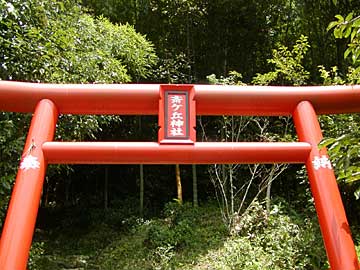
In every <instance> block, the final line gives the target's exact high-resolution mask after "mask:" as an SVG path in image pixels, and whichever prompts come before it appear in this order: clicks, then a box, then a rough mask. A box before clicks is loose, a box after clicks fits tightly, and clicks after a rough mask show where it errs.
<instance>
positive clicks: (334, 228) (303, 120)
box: [293, 101, 359, 270]
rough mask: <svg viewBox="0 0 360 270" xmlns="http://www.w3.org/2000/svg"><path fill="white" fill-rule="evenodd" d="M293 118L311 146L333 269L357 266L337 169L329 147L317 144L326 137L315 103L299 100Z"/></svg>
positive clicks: (311, 171)
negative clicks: (330, 158) (321, 146)
mask: <svg viewBox="0 0 360 270" xmlns="http://www.w3.org/2000/svg"><path fill="white" fill-rule="evenodd" d="M293 119H294V123H295V127H296V131H297V134H298V137H299V140H300V141H302V142H308V143H310V144H311V146H312V150H311V152H310V155H309V157H308V159H307V161H306V169H307V172H308V175H309V181H310V188H311V192H312V194H313V197H314V201H315V208H316V212H317V215H318V218H319V224H320V229H321V233H322V235H323V239H324V244H325V249H326V252H327V256H328V259H329V263H330V267H331V270H358V269H359V262H358V258H357V255H356V252H355V246H354V243H353V240H352V237H351V232H350V228H349V224H348V221H347V219H346V214H345V210H344V206H343V203H342V200H341V196H340V192H339V188H338V185H337V182H336V178H335V174H334V170H333V168H332V165H331V162H330V160H329V157H328V155H327V151H326V148H325V147H324V148H322V149H319V148H318V144H319V143H320V141H321V140H322V138H323V137H322V132H321V129H320V125H319V122H318V119H317V115H316V112H315V110H314V108H313V106H312V104H311V103H310V102H308V101H303V102H301V103H299V104H298V105H297V107H296V109H295V111H294V113H293Z"/></svg>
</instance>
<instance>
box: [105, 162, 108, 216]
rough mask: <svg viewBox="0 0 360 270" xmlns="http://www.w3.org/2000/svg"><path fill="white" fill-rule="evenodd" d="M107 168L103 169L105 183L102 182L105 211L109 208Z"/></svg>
mask: <svg viewBox="0 0 360 270" xmlns="http://www.w3.org/2000/svg"><path fill="white" fill-rule="evenodd" d="M108 190H109V167H108V166H106V167H105V181H104V209H105V211H106V210H107V209H108V206H109V193H108Z"/></svg>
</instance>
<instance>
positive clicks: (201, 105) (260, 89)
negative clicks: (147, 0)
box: [0, 81, 360, 116]
mask: <svg viewBox="0 0 360 270" xmlns="http://www.w3.org/2000/svg"><path fill="white" fill-rule="evenodd" d="M192 87H194V90H195V99H196V112H197V115H254V116H275V115H291V114H292V113H293V111H294V109H295V108H296V106H297V104H299V102H301V101H310V102H311V103H312V104H313V106H314V108H315V109H316V113H317V114H334V113H335V114H336V113H354V112H360V85H354V86H350V85H343V86H303V87H284V86H280V87H279V86H225V85H193V86H192ZM159 89H160V85H159V84H39V83H25V82H14V81H0V110H2V111H11V112H29V113H31V112H33V111H34V109H35V106H36V104H37V103H38V101H40V100H42V99H50V100H52V101H53V102H54V103H55V104H56V106H57V108H58V110H59V113H63V114H122V115H157V114H158V106H159Z"/></svg>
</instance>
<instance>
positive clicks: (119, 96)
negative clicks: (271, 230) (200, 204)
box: [0, 81, 360, 270]
mask: <svg viewBox="0 0 360 270" xmlns="http://www.w3.org/2000/svg"><path fill="white" fill-rule="evenodd" d="M164 90H165V91H166V90H171V91H172V92H174V91H175V92H176V91H182V93H183V92H184V91H185V92H186V91H187V93H188V96H187V97H189V100H188V102H189V103H191V104H192V105H191V106H190V107H191V108H190V109H189V111H188V112H190V113H189V114H190V116H189V118H188V121H189V124H190V133H191V134H190V135H189V136H187V137H186V138H185V139H186V140H184V141H180V143H176V142H175V143H174V142H171V141H170V142H167V141H166V138H165V142H162V141H160V140H159V143H156V142H131V143H129V142H53V141H52V140H53V137H54V132H55V129H56V122H57V118H58V115H59V114H68V113H69V114H122V115H156V114H159V113H160V114H161V115H164V111H166V108H164V107H163V102H164V100H163V93H164V92H163V91H164ZM159 101H160V103H159ZM159 104H160V105H159ZM161 104H162V105H161ZM195 108H196V114H197V115H254V116H255V115H256V116H280V115H292V116H293V120H294V123H295V127H296V131H297V134H298V138H299V142H288V143H265V142H237V143H225V142H212V143H206V142H195V141H194V140H193V138H194V134H193V133H192V132H194V131H193V126H191V125H193V124H194V123H193V120H191V119H193V117H195ZM0 110H2V111H11V112H30V113H32V112H34V115H33V119H32V122H31V125H30V130H29V133H28V135H27V139H26V143H25V147H24V152H23V155H22V160H21V164H20V167H19V171H18V174H17V177H16V181H15V185H14V189H13V193H12V196H11V200H10V205H9V208H8V212H7V216H6V220H5V223H4V228H3V232H2V235H1V242H0V269H2V270H14V269H18V270H24V269H26V265H27V260H28V256H29V250H30V247H31V242H32V237H33V232H34V227H35V221H36V216H37V211H38V206H39V202H40V197H41V191H42V186H43V180H44V176H45V171H46V167H47V164H48V163H63V164H64V163H68V164H70V163H71V164H76V163H78V164H79V163H81V164H94V163H97V164H99V163H107V164H129V163H133V164H175V163H177V164H193V163H197V164H208V163H229V164H231V163H305V164H306V168H307V171H308V175H309V181H310V186H311V191H312V194H313V197H314V201H315V207H316V211H317V214H318V218H319V223H320V228H321V232H322V235H323V239H324V244H325V248H326V252H327V256H328V259H329V262H330V266H331V269H333V270H353V269H354V270H355V269H359V262H358V258H357V256H356V253H355V248H354V243H353V240H352V237H351V233H350V228H349V224H348V221H347V219H346V215H345V211H344V207H343V204H342V201H341V197H340V193H339V190H338V186H337V183H336V179H335V175H334V172H333V169H332V167H331V163H330V161H329V159H328V156H327V153H326V149H320V150H319V149H318V144H319V142H320V141H321V139H322V133H321V129H320V126H319V123H318V120H317V114H334V113H356V112H360V86H323V87H321V86H319V87H264V86H220V85H214V86H213V85H157V84H146V85H144V84H117V85H116V84H113V85H105V84H101V85H99V84H86V85H80V84H77V85H74V84H36V83H21V82H9V81H0ZM160 122H162V123H163V120H161V119H160V118H159V123H160ZM165 125H166V124H165ZM161 128H163V127H162V126H161ZM159 137H160V136H159ZM165 137H166V136H165ZM173 139H177V138H173ZM91 153H93V154H94V155H92V154H91Z"/></svg>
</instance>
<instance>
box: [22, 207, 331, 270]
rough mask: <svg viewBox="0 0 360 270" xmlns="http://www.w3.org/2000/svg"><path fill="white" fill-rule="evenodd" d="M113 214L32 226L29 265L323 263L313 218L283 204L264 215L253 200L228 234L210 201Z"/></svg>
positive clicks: (167, 268) (183, 267) (184, 268)
mask: <svg viewBox="0 0 360 270" xmlns="http://www.w3.org/2000/svg"><path fill="white" fill-rule="evenodd" d="M111 211H116V210H111ZM111 216H112V218H111V219H105V218H104V219H96V221H94V219H90V220H92V223H91V224H87V225H86V226H83V227H78V228H69V227H63V226H60V227H58V228H55V229H52V230H48V231H46V229H45V230H43V231H38V232H37V234H36V237H35V239H37V240H36V241H35V242H34V244H33V251H32V256H31V261H30V262H31V263H30V264H29V269H30V270H33V269H44V270H46V269H53V270H60V269H74V268H76V269H89V270H90V269H91V270H96V269H101V270H102V269H104V270H111V269H114V270H115V269H132V270H137V269H139V270H140V269H149V270H150V269H159V270H161V269H164V270H171V269H180V270H190V269H198V270H202V269H214V270H215V269H225V270H226V269H262V270H263V269H272V270H273V269H328V265H327V260H326V255H325V251H324V248H323V244H322V239H321V235H320V232H319V228H318V224H317V220H316V217H304V216H302V215H301V214H299V213H296V212H294V211H293V210H292V209H291V208H290V207H289V206H287V205H285V204H284V203H277V204H275V205H274V206H273V211H272V212H271V214H270V215H267V214H266V211H265V209H264V207H263V205H262V204H261V203H255V204H254V205H253V207H252V208H251V209H250V211H248V212H247V213H246V215H243V216H242V220H240V221H239V224H238V225H239V227H238V230H237V231H236V233H235V234H234V233H233V234H231V235H230V233H229V232H228V231H227V229H226V226H225V225H224V224H223V222H222V219H221V215H220V213H219V209H218V207H217V205H216V204H215V203H214V204H213V203H208V204H206V205H203V206H201V207H197V208H194V207H192V205H190V204H184V205H179V204H178V203H176V202H174V203H168V204H167V205H166V206H165V208H164V210H163V214H162V216H160V217H156V218H151V219H141V218H136V217H135V216H127V217H126V216H122V217H121V215H115V214H114V213H113V214H111ZM114 217H117V218H114ZM74 218H75V217H74ZM83 225H84V224H83Z"/></svg>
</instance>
